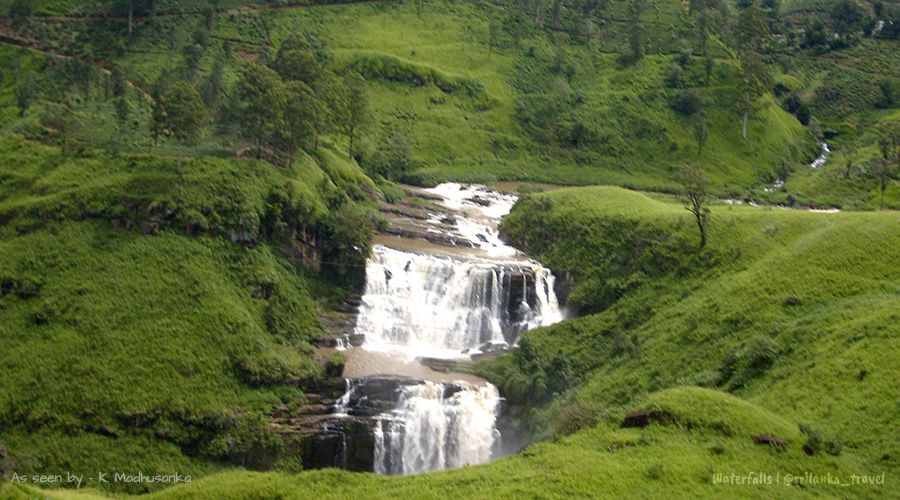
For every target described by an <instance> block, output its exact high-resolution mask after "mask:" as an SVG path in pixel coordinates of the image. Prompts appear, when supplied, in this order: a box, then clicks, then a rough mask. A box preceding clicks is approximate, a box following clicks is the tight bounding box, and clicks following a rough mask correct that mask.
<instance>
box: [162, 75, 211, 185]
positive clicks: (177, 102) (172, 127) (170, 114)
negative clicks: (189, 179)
mask: <svg viewBox="0 0 900 500" xmlns="http://www.w3.org/2000/svg"><path fill="white" fill-rule="evenodd" d="M163 106H164V107H165V109H166V117H167V124H168V126H167V128H168V130H169V132H170V134H171V135H172V137H173V138H174V139H175V140H176V141H177V142H178V143H179V144H180V145H181V146H182V149H179V151H178V174H179V175H182V173H183V172H182V151H183V147H184V146H190V145H193V144H197V143H198V142H200V132H201V130H202V129H203V124H204V122H205V121H206V108H205V107H204V106H203V100H202V99H201V98H200V94H199V93H198V92H197V89H195V88H194V87H193V85H190V84H189V83H187V82H178V83H176V84H174V85H172V87H171V88H170V89H169V91H168V92H166V94H165V96H164V97H163Z"/></svg>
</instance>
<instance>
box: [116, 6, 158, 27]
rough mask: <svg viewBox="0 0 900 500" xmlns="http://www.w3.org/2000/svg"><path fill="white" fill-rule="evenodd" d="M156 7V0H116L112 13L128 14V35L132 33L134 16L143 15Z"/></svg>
mask: <svg viewBox="0 0 900 500" xmlns="http://www.w3.org/2000/svg"><path fill="white" fill-rule="evenodd" d="M154 8H156V0H116V1H115V3H114V4H113V14H117V15H121V14H123V13H125V14H127V15H128V36H131V35H132V34H133V33H134V16H135V15H137V16H145V15H148V14H150V13H152V12H153V9H154Z"/></svg>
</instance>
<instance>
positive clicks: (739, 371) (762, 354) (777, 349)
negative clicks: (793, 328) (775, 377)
mask: <svg viewBox="0 0 900 500" xmlns="http://www.w3.org/2000/svg"><path fill="white" fill-rule="evenodd" d="M781 351H782V350H781V346H780V345H779V344H778V343H777V342H775V340H774V339H772V338H771V337H768V336H765V335H761V336H758V337H755V338H753V339H752V340H751V341H750V342H749V343H748V344H747V345H746V346H745V347H744V348H742V349H740V350H736V351H734V352H732V353H731V354H730V355H728V356H727V357H726V358H725V360H724V361H723V362H722V365H721V366H720V367H719V376H720V378H719V385H727V386H728V388H729V389H730V390H735V389H739V388H741V387H743V386H745V385H746V384H747V383H748V382H750V381H751V380H753V379H754V378H756V377H759V376H760V375H762V374H763V373H765V372H766V370H768V369H769V368H770V367H771V366H772V365H773V364H775V361H777V360H778V358H779V356H780V355H781Z"/></svg>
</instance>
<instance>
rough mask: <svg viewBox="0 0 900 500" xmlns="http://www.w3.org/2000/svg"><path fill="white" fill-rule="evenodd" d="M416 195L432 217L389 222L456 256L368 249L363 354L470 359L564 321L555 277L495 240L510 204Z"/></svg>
mask: <svg viewBox="0 0 900 500" xmlns="http://www.w3.org/2000/svg"><path fill="white" fill-rule="evenodd" d="M416 193H418V194H420V195H421V196H426V197H427V199H428V200H429V201H430V202H431V203H430V205H429V208H427V209H424V210H423V211H420V212H417V213H416V218H415V220H414V221H410V219H411V218H410V217H406V216H403V215H402V214H401V216H400V217H395V218H394V222H395V223H397V224H408V225H409V226H408V227H412V226H415V227H416V231H418V234H426V235H429V234H434V235H438V237H436V238H435V241H440V242H442V244H443V245H444V248H446V247H447V246H448V244H449V245H451V246H452V245H457V246H456V247H455V250H456V251H454V252H442V251H440V249H438V250H435V251H428V250H429V249H415V250H400V249H397V248H391V247H389V246H385V245H375V247H374V249H373V254H372V257H371V258H370V259H369V262H368V264H367V266H366V288H365V293H364V295H363V297H362V302H361V304H360V307H359V312H358V316H357V320H356V328H355V330H356V333H359V334H363V335H365V338H366V345H365V347H366V348H367V349H378V348H382V347H386V346H389V347H398V346H402V347H404V348H411V349H412V350H413V351H414V352H415V353H416V354H420V355H426V356H429V355H437V356H446V355H447V353H448V352H455V353H457V354H459V353H461V352H474V351H478V350H483V349H484V348H485V347H487V346H491V345H494V346H496V345H503V346H505V345H513V344H515V343H516V341H517V340H518V338H519V336H520V335H521V333H522V332H524V331H525V330H528V329H530V328H535V327H538V326H543V325H549V324H552V323H555V322H557V321H560V320H561V319H562V313H561V311H560V308H559V304H558V301H557V298H556V293H555V291H554V277H553V274H552V273H551V272H550V271H549V270H548V269H546V268H544V267H543V266H541V265H540V264H539V263H537V262H535V261H533V260H530V259H528V257H527V256H526V255H524V254H523V253H522V252H520V251H518V250H517V249H515V248H513V247H511V246H509V245H507V244H506V243H505V242H503V241H502V240H501V239H500V235H499V224H500V219H501V218H502V217H503V216H504V215H506V214H507V213H509V211H510V209H511V208H512V206H513V204H515V202H516V197H515V196H513V195H510V194H506V193H500V192H497V191H492V190H490V189H488V188H486V187H484V186H461V185H459V184H450V183H448V184H441V185H439V186H437V187H435V188H432V189H425V190H418V191H416ZM391 246H392V247H401V248H403V247H404V245H391ZM408 246H409V245H407V247H408Z"/></svg>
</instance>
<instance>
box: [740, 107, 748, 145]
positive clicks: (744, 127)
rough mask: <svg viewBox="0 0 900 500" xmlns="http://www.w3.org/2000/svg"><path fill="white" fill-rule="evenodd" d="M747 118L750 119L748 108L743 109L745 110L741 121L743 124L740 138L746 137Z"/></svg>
mask: <svg viewBox="0 0 900 500" xmlns="http://www.w3.org/2000/svg"><path fill="white" fill-rule="evenodd" d="M749 119H750V111H749V110H745V111H744V123H743V125H741V138H742V139H746V138H747V121H748V120H749Z"/></svg>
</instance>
